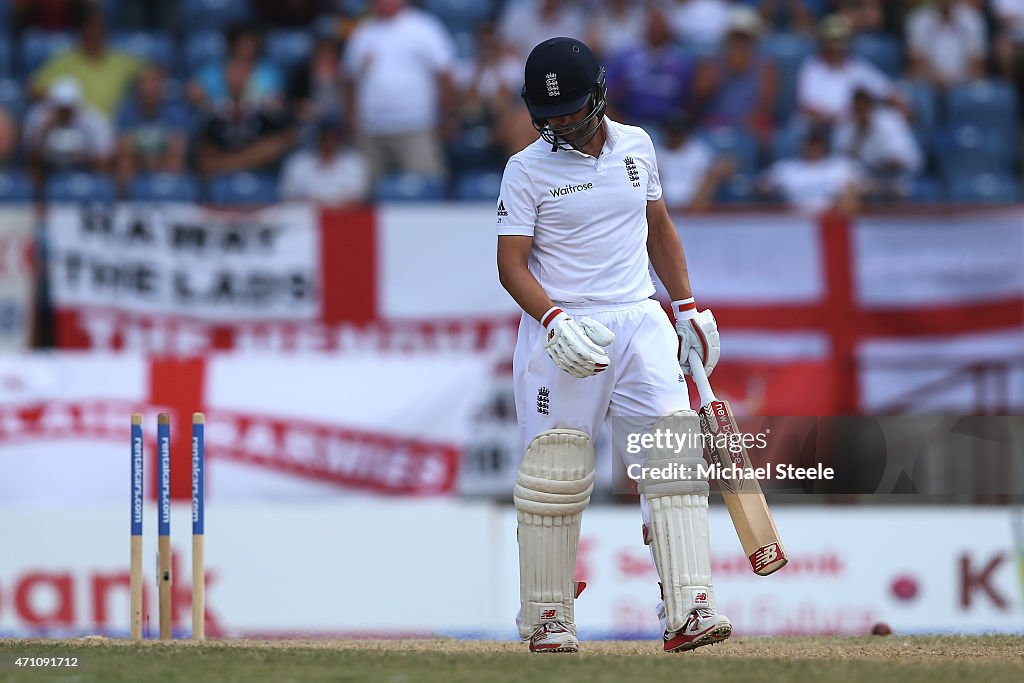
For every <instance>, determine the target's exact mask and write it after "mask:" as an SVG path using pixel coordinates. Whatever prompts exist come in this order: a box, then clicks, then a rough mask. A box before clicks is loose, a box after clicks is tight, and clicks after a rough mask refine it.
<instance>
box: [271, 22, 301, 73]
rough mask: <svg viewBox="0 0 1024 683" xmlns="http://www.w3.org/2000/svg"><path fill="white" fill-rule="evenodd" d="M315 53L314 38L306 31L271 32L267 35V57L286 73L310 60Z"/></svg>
mask: <svg viewBox="0 0 1024 683" xmlns="http://www.w3.org/2000/svg"><path fill="white" fill-rule="evenodd" d="M312 52H313V36H312V35H310V33H309V31H306V30H304V29H295V30H281V31H271V32H270V33H269V34H268V35H267V40H266V54H267V57H268V58H269V59H270V60H271V61H274V62H277V64H278V66H280V67H281V69H282V71H284V73H290V72H291V71H292V70H293V69H295V67H297V66H299V65H300V64H302V63H303V62H305V61H306V60H308V59H309V55H310V54H311V53H312Z"/></svg>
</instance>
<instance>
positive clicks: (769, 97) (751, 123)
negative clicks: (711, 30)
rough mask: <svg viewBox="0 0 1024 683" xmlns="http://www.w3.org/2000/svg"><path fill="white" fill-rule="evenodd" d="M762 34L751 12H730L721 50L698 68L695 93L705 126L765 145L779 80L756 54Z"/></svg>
mask: <svg viewBox="0 0 1024 683" xmlns="http://www.w3.org/2000/svg"><path fill="white" fill-rule="evenodd" d="M760 33H761V21H760V19H759V18H758V15H757V14H756V13H755V12H754V11H753V10H751V9H748V8H746V7H736V8H734V9H733V11H732V14H731V15H730V19H729V31H728V33H726V37H725V43H724V44H723V47H722V50H721V51H720V53H719V55H718V56H716V57H713V58H712V59H711V60H709V61H708V62H705V63H704V64H702V65H701V66H700V68H699V69H698V72H697V83H696V93H697V99H698V101H700V102H701V103H703V105H704V106H705V107H706V110H705V114H704V118H705V122H706V123H707V124H708V125H710V126H723V125H724V126H734V127H737V128H745V129H746V130H748V131H750V132H751V133H754V134H755V135H756V136H758V137H759V138H760V139H762V140H763V141H767V139H768V138H769V137H770V136H771V133H772V128H773V124H772V121H773V115H774V109H775V101H776V99H777V97H778V91H779V75H778V71H777V70H776V68H775V65H774V64H773V63H772V62H771V61H770V60H768V59H767V58H766V57H764V56H763V55H760V54H759V53H758V51H757V41H758V37H759V35H760Z"/></svg>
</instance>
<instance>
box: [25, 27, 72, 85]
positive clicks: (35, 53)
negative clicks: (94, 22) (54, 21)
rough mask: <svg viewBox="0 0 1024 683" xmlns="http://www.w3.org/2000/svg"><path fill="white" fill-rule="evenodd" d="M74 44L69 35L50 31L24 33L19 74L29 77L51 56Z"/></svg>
mask: <svg viewBox="0 0 1024 683" xmlns="http://www.w3.org/2000/svg"><path fill="white" fill-rule="evenodd" d="M74 44H75V39H74V36H73V35H72V34H70V33H55V32H51V31H37V30H35V29H31V30H28V31H25V34H24V35H23V36H22V38H21V72H22V73H23V74H25V75H26V76H30V75H31V74H32V72H34V71H35V70H36V69H37V68H39V66H41V65H42V64H43V62H45V61H46V60H48V59H49V58H50V57H52V56H53V55H55V54H57V53H59V52H63V51H65V50H68V49H70V48H71V47H73V46H74Z"/></svg>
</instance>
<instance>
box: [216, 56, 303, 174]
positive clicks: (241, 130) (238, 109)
mask: <svg viewBox="0 0 1024 683" xmlns="http://www.w3.org/2000/svg"><path fill="white" fill-rule="evenodd" d="M251 69H252V65H251V64H249V63H247V62H245V61H242V60H234V61H229V62H228V64H227V67H226V73H225V77H226V79H227V84H226V85H227V92H228V101H227V102H225V103H224V104H221V105H219V106H218V107H216V108H215V109H213V110H212V112H211V113H210V114H208V115H207V118H206V119H205V121H204V122H203V123H202V124H201V126H200V131H201V132H200V139H199V153H198V162H199V171H200V172H201V173H203V174H204V175H206V176H211V175H215V174H218V173H235V172H238V171H254V172H259V171H271V170H274V169H275V167H276V166H277V165H278V164H279V163H280V161H281V160H282V159H283V158H284V157H285V155H286V154H288V152H289V151H290V150H291V149H292V147H294V146H295V142H296V140H297V139H298V136H297V133H296V130H295V127H294V126H293V125H292V122H291V120H290V117H289V116H288V114H287V111H286V110H285V109H284V108H283V107H279V106H274V105H272V104H267V103H257V102H252V101H251V100H249V99H247V98H246V97H245V92H246V85H247V84H248V83H249V82H250V78H251V77H252V73H251Z"/></svg>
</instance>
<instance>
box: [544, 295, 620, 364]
mask: <svg viewBox="0 0 1024 683" xmlns="http://www.w3.org/2000/svg"><path fill="white" fill-rule="evenodd" d="M541 322H543V324H544V329H546V330H547V337H546V338H545V339H544V348H545V349H546V350H547V352H548V355H549V356H551V360H552V361H554V363H555V365H557V366H558V367H559V368H560V369H561V370H564V371H565V372H568V373H569V374H570V375H572V376H573V377H577V378H580V379H582V378H584V377H590V376H592V375H596V374H597V373H599V372H604V371H605V370H606V369H607V368H608V363H609V362H610V359H609V358H608V353H607V352H606V351H605V350H604V347H606V346H608V345H610V344H611V343H612V342H613V341H614V340H615V334H614V333H613V332H612V331H611V330H609V329H608V328H607V327H605V326H604V325H602V324H601V323H599V322H597V321H596V320H594V319H593V318H580V319H579V320H578V321H577V320H573V319H572V318H570V317H569V315H568V314H567V313H566V312H565V311H563V310H562V309H561V308H558V307H557V306H555V307H552V308H551V309H549V310H548V312H547V313H545V314H544V315H543V316H542V317H541Z"/></svg>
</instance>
